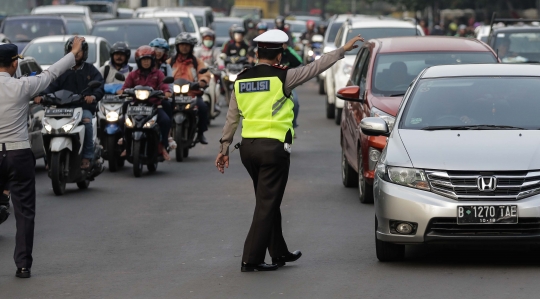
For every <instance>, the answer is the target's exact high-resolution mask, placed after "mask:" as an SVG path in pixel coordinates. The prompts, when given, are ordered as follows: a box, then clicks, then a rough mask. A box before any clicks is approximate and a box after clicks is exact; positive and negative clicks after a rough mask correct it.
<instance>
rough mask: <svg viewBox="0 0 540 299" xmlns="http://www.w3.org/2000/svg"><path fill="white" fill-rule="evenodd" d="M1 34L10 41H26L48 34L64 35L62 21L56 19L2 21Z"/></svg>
mask: <svg viewBox="0 0 540 299" xmlns="http://www.w3.org/2000/svg"><path fill="white" fill-rule="evenodd" d="M2 33H3V34H5V35H6V36H7V37H8V38H9V39H10V40H11V41H12V42H27V41H31V40H33V39H34V38H37V37H42V36H49V35H65V34H66V33H67V32H66V30H65V28H64V22H62V21H61V20H58V19H24V20H21V19H12V20H9V19H8V20H5V21H4V29H3V32H2Z"/></svg>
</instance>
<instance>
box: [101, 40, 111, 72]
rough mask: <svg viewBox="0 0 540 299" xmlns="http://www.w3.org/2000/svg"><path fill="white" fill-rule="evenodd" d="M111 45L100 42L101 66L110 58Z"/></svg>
mask: <svg viewBox="0 0 540 299" xmlns="http://www.w3.org/2000/svg"><path fill="white" fill-rule="evenodd" d="M109 55H110V53H109V46H108V45H107V43H106V42H104V41H102V42H100V43H99V66H103V65H104V64H105V63H106V62H107V61H108V60H109V59H110V56H109Z"/></svg>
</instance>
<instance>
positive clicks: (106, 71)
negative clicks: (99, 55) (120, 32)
mask: <svg viewBox="0 0 540 299" xmlns="http://www.w3.org/2000/svg"><path fill="white" fill-rule="evenodd" d="M110 55H111V59H110V60H109V61H108V62H107V63H106V64H105V65H104V66H102V67H100V68H99V72H100V73H101V75H102V76H103V79H104V80H105V84H108V83H119V84H123V83H124V82H122V81H119V80H117V79H116V78H115V77H114V76H115V75H116V73H121V74H123V75H124V77H127V75H128V74H129V72H131V71H133V68H132V67H131V66H129V64H128V62H129V58H130V57H131V50H130V49H129V47H128V45H127V44H126V43H124V42H117V43H114V45H112V47H111V50H110Z"/></svg>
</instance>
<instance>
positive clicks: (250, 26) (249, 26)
mask: <svg viewBox="0 0 540 299" xmlns="http://www.w3.org/2000/svg"><path fill="white" fill-rule="evenodd" d="M244 29H246V35H245V37H244V41H245V42H246V43H247V44H248V45H251V43H252V42H253V39H254V38H256V37H257V29H256V23H255V22H253V21H252V20H251V19H246V20H245V21H244Z"/></svg>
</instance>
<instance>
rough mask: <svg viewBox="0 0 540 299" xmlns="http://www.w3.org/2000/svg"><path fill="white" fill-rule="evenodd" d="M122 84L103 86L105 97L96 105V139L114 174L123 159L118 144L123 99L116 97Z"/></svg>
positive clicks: (121, 149) (120, 132) (121, 135)
mask: <svg viewBox="0 0 540 299" xmlns="http://www.w3.org/2000/svg"><path fill="white" fill-rule="evenodd" d="M121 88H122V84H118V83H109V84H105V93H106V94H105V95H104V96H103V99H101V101H99V103H98V113H97V117H98V138H99V140H100V144H101V146H102V147H103V158H104V159H105V160H108V161H109V170H110V171H111V172H116V171H117V170H118V169H119V168H121V167H123V166H124V163H125V158H124V157H122V156H121V153H122V151H123V150H124V147H123V146H122V145H119V144H118V140H119V139H120V138H122V137H123V130H122V123H123V121H124V116H123V114H122V105H123V104H124V99H122V98H120V96H118V95H116V91H117V90H119V89H121Z"/></svg>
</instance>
